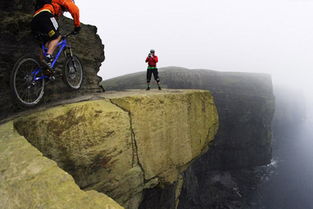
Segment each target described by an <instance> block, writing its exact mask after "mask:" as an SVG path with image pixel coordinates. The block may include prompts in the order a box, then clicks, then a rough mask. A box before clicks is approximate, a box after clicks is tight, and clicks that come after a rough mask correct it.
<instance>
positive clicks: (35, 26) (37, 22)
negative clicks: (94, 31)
mask: <svg viewBox="0 0 313 209" xmlns="http://www.w3.org/2000/svg"><path fill="white" fill-rule="evenodd" d="M33 2H34V6H35V13H34V15H33V19H32V22H31V29H32V33H33V35H34V37H35V38H36V39H38V40H40V41H43V42H44V43H45V45H46V47H47V48H48V51H47V55H46V57H45V58H44V59H43V63H44V64H45V65H46V67H48V68H50V69H51V62H52V61H53V52H54V50H55V49H56V47H57V45H58V43H59V42H60V40H61V35H60V33H59V25H58V22H57V21H56V19H55V17H60V16H61V15H63V12H66V11H68V12H70V13H71V15H72V17H73V19H74V34H78V33H79V31H80V21H79V9H78V7H77V6H76V5H75V3H74V0H34V1H33Z"/></svg>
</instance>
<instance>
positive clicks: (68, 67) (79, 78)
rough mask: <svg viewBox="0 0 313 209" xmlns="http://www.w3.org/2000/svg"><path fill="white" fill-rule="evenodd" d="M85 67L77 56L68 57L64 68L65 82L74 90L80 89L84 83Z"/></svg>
mask: <svg viewBox="0 0 313 209" xmlns="http://www.w3.org/2000/svg"><path fill="white" fill-rule="evenodd" d="M83 75H84V73H83V66H82V64H81V62H80V60H79V59H78V57H76V56H75V55H73V56H71V57H68V58H67V59H66V62H65V67H64V76H63V80H64V82H65V83H66V84H67V85H68V86H69V87H70V88H72V89H79V88H80V87H81V85H82V82H83Z"/></svg>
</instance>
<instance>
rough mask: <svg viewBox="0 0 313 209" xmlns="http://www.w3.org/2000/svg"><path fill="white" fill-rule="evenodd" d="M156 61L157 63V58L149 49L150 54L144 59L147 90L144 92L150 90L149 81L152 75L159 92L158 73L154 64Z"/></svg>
mask: <svg viewBox="0 0 313 209" xmlns="http://www.w3.org/2000/svg"><path fill="white" fill-rule="evenodd" d="M158 61H159V59H158V56H156V55H155V51H154V50H153V49H151V50H150V53H149V54H148V57H147V58H146V62H147V63H148V69H147V89H146V90H150V81H151V76H152V74H153V77H154V80H156V82H157V84H158V88H159V90H161V86H160V78H159V72H158V68H157V67H156V64H157V62H158Z"/></svg>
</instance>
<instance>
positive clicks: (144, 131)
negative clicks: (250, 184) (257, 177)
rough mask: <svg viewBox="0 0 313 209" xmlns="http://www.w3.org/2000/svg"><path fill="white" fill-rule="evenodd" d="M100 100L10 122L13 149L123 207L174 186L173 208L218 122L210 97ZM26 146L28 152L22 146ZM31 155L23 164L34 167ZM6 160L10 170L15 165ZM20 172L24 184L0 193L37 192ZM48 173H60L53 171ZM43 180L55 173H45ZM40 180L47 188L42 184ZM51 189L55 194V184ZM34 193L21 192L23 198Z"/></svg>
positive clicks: (136, 95)
mask: <svg viewBox="0 0 313 209" xmlns="http://www.w3.org/2000/svg"><path fill="white" fill-rule="evenodd" d="M101 97H103V95H102V96H98V99H96V100H91V101H85V102H80V103H73V104H65V105H61V106H57V107H54V108H50V109H47V110H43V111H40V112H37V113H34V114H30V115H28V116H24V117H20V118H17V119H15V120H14V121H13V124H14V129H15V130H16V132H17V133H18V134H19V135H20V137H19V138H17V139H16V140H17V141H16V143H19V141H18V140H19V139H22V140H24V141H23V143H26V141H25V139H27V141H28V142H30V143H31V144H32V145H33V146H34V147H36V148H37V149H38V150H39V151H40V152H41V153H43V155H44V156H46V157H47V158H49V159H51V160H53V161H55V162H57V164H58V166H59V167H60V168H62V169H64V170H65V171H66V172H68V173H69V174H71V175H72V176H73V178H74V179H75V182H76V183H77V184H78V185H79V187H80V188H81V189H83V190H85V191H90V190H96V191H98V192H102V193H104V194H107V195H108V196H110V197H111V198H113V199H114V200H115V201H117V202H118V203H120V204H121V205H122V206H123V207H125V208H134V209H136V208H139V207H140V205H142V203H144V202H145V201H147V197H146V196H145V191H147V190H149V189H153V188H163V187H166V186H167V185H175V188H174V191H175V192H174V193H173V196H174V200H173V204H174V205H173V208H174V207H177V205H178V200H179V195H180V192H181V188H182V184H183V182H182V176H181V174H182V173H183V172H184V171H185V170H186V169H187V168H188V166H189V165H190V163H192V161H193V160H194V159H196V158H197V157H199V156H200V155H201V154H203V153H204V152H205V151H206V150H207V149H208V145H209V143H211V142H212V140H213V138H214V136H215V134H216V132H217V128H218V116H217V111H216V108H215V105H214V101H213V97H212V96H211V94H210V92H208V91H200V90H170V91H162V92H153V91H152V92H148V93H146V92H144V91H143V92H140V91H139V92H136V91H130V92H124V93H108V94H105V98H101ZM6 126H7V125H4V126H2V129H3V127H6ZM4 130H5V131H3V132H4V134H3V133H2V134H1V135H2V136H3V137H1V138H0V143H4V145H3V146H4V147H5V146H6V145H5V143H8V142H9V141H10V140H9V139H8V138H9V136H11V133H12V130H11V129H10V132H7V130H6V129H5V128H4ZM17 133H15V134H16V135H17ZM21 136H23V137H25V139H24V138H23V137H21ZM15 146H17V145H15V144H12V145H11V146H10V147H11V148H10V149H11V150H13V151H14V152H15V153H18V152H19V147H18V146H17V147H15ZM27 146H28V147H29V150H35V149H34V148H33V147H31V146H30V145H29V144H28V143H27ZM0 147H1V146H0ZM15 149H16V150H15ZM34 152H36V153H37V155H38V157H36V155H34V156H33V155H31V154H29V153H28V150H25V155H27V156H28V155H29V158H25V161H23V162H24V163H26V164H27V161H29V162H33V161H34V163H35V162H36V160H35V159H32V158H33V157H34V158H36V159H37V158H38V160H40V159H41V158H43V157H41V156H40V154H39V152H38V151H34ZM7 153H8V152H1V154H0V159H3V161H5V159H7V158H10V155H8V154H7ZM11 155H15V154H14V153H11ZM44 159H45V160H46V161H48V160H47V159H46V158H44ZM14 160H15V159H12V164H11V166H13V165H14V164H15V163H17V162H14ZM49 162H51V161H49ZM6 165H7V164H3V163H1V164H0V171H1V172H4V173H5V174H6V176H8V178H13V177H12V176H11V175H12V173H11V171H10V169H9V168H7V167H6ZM25 166H26V165H25ZM12 169H13V168H12ZM27 169H30V168H28V167H27V166H26V168H24V167H21V171H22V172H23V173H25V175H26V177H25V178H26V179H25V180H21V181H18V182H16V183H15V184H11V185H8V186H6V185H5V186H1V184H0V193H1V192H5V191H6V190H7V189H13V188H14V187H16V186H17V187H18V186H19V184H25V186H26V187H27V185H28V183H31V182H33V183H34V184H39V185H40V181H39V182H37V181H36V179H37V173H34V174H33V175H34V176H33V178H34V180H32V181H31V180H28V179H27V176H28V175H32V173H29V170H27ZM54 169H55V170H60V169H58V168H56V166H54ZM50 175H52V176H53V175H59V174H55V172H54V171H53V169H51V173H50ZM38 178H39V177H38ZM68 178H69V177H68ZM45 181H47V184H54V183H53V182H50V181H49V179H46V180H45ZM11 187H13V188H11ZM55 188H56V190H57V191H59V190H62V188H59V187H58V185H55ZM66 189H68V190H71V187H69V188H66ZM34 190H36V188H34ZM64 190H65V189H64ZM36 192H37V190H36V191H35V192H34V193H33V192H32V191H29V193H28V197H29V196H31V195H36ZM47 192H48V191H47ZM87 193H90V194H93V193H94V192H87ZM97 196H99V195H97ZM23 198H25V197H22V196H18V197H16V200H17V201H20V202H23V201H25V199H23ZM46 198H47V199H43V200H42V201H43V202H45V201H48V199H49V196H48V197H46ZM55 198H57V197H55ZM90 198H91V197H90ZM99 198H100V197H99ZM6 199H7V201H6V204H10V202H11V201H13V200H14V199H11V197H9V196H6ZM100 199H101V198H100ZM99 201H100V200H99ZM114 207H115V206H114ZM116 207H117V206H116ZM12 208H18V207H12ZM47 208H48V207H47ZM86 208H87V207H86ZM95 208H96V207H95ZM112 208H113V207H112ZM117 208H118V207H117Z"/></svg>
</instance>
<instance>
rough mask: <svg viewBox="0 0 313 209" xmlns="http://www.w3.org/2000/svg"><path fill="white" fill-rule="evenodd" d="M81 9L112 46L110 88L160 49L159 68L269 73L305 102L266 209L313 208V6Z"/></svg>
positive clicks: (209, 3) (106, 68)
mask: <svg viewBox="0 0 313 209" xmlns="http://www.w3.org/2000/svg"><path fill="white" fill-rule="evenodd" d="M76 3H77V5H78V6H79V7H80V11H81V21H82V22H84V23H88V24H92V25H96V26H97V27H98V33H99V35H100V37H101V39H102V41H103V43H104V45H105V53H106V60H105V62H104V63H103V65H102V67H101V70H100V72H99V75H100V76H101V77H102V78H103V79H104V80H105V79H109V78H112V77H116V76H119V75H124V74H128V73H133V72H137V71H143V70H145V69H146V64H145V63H144V59H145V57H146V56H147V54H148V52H149V50H150V49H151V48H153V49H155V50H156V54H157V55H158V56H159V59H160V62H159V67H165V66H180V67H187V68H192V69H200V68H201V69H211V70H218V71H240V72H259V73H268V74H271V75H272V78H273V82H274V86H285V87H288V88H291V89H293V90H294V91H295V92H299V94H304V95H305V97H306V101H301V102H303V108H304V107H305V106H306V111H307V112H306V119H307V121H305V122H304V123H303V124H302V125H301V126H300V127H299V129H297V130H295V129H294V127H293V126H292V125H291V126H290V127H287V128H286V129H289V131H290V132H289V134H287V135H285V136H282V135H279V136H275V137H276V139H275V140H276V141H277V140H278V141H279V140H280V144H281V146H280V147H279V148H278V149H276V150H274V153H273V155H274V160H277V162H278V165H279V167H278V169H277V170H276V171H275V175H274V176H273V177H272V178H271V179H270V180H269V181H268V182H265V183H264V185H262V187H261V188H260V194H261V196H262V198H261V199H262V201H263V203H262V204H263V205H265V207H264V208H266V209H271V208H273V209H288V208H290V209H298V208H299V209H300V208H301V209H309V208H312V205H313V203H312V200H311V198H310V197H311V195H312V193H313V184H312V182H313V167H312V162H311V161H312V159H313V154H312V153H313V150H312V148H313V137H312V136H313V134H312V132H311V130H312V128H313V125H312V124H313V123H312V109H311V106H312V104H313V102H312V101H313V94H312V93H311V89H312V79H313V59H312V57H313V41H312V40H313V0H236V1H234V0H218V1H217V0H194V1H190V0H158V1H146V0H133V1H121V0H115V1H100V0H93V1H86V0H76ZM286 91H288V90H286ZM295 95H297V93H295V94H293V95H290V96H295ZM286 97H288V93H287V94H286ZM294 99H298V98H297V97H295V98H294ZM291 100H292V99H291ZM278 108H279V107H278ZM299 109H301V111H302V108H301V107H300V108H299ZM290 111H297V110H293V109H291V110H290ZM286 133H287V132H286Z"/></svg>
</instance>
